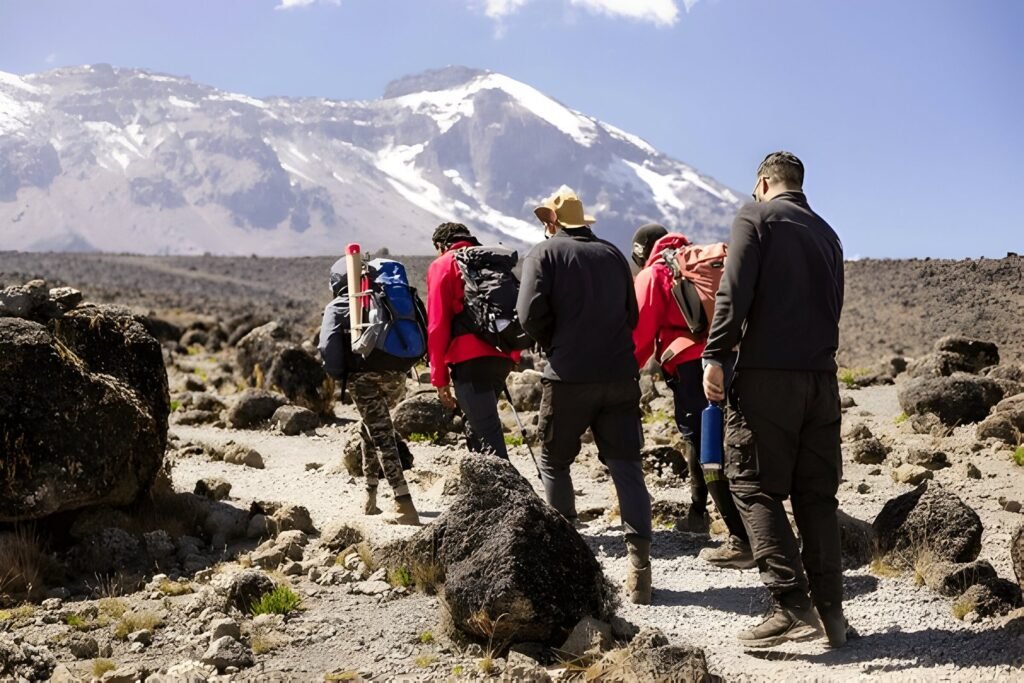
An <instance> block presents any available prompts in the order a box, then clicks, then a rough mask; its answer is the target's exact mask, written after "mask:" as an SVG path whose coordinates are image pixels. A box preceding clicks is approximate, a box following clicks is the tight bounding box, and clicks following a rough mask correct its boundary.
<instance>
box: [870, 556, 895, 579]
mask: <svg viewBox="0 0 1024 683" xmlns="http://www.w3.org/2000/svg"><path fill="white" fill-rule="evenodd" d="M870 570H871V573H872V574H874V575H875V576H881V577H884V578H887V579H890V578H893V577H894V576H899V575H900V574H901V573H902V572H901V571H900V570H899V568H898V567H895V566H893V565H892V564H891V563H890V562H889V561H888V560H886V559H885V558H884V557H881V556H876V557H875V558H874V559H873V560H871V566H870Z"/></svg>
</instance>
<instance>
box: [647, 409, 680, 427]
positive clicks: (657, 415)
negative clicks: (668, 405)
mask: <svg viewBox="0 0 1024 683" xmlns="http://www.w3.org/2000/svg"><path fill="white" fill-rule="evenodd" d="M673 419H674V418H673V417H672V415H670V414H669V413H668V412H666V411H664V410H652V411H651V412H649V413H647V414H646V415H644V417H643V422H644V424H655V423H657V422H671V421H672V420H673Z"/></svg>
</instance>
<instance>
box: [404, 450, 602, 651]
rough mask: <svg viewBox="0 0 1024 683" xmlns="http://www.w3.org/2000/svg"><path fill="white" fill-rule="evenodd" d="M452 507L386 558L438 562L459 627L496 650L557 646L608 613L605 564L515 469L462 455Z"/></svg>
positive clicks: (445, 594) (497, 461)
mask: <svg viewBox="0 0 1024 683" xmlns="http://www.w3.org/2000/svg"><path fill="white" fill-rule="evenodd" d="M459 469H460V475H461V484H460V488H459V493H458V495H457V497H456V498H455V500H454V502H453V503H452V505H451V507H450V508H449V510H448V511H447V512H446V513H445V514H444V515H442V516H441V517H440V518H439V519H438V520H437V521H436V522H434V524H432V525H431V526H430V527H427V528H426V529H424V530H422V531H420V532H419V533H418V534H417V536H415V537H414V538H413V539H412V540H411V541H410V542H409V543H407V544H405V546H404V548H405V550H404V551H403V552H401V553H398V554H396V555H393V556H392V557H391V559H390V560H385V562H384V563H385V565H388V564H391V565H394V564H396V563H406V564H415V563H417V562H419V563H436V564H437V565H439V568H440V570H441V571H442V572H443V575H444V576H445V583H444V592H443V599H444V602H445V604H446V605H447V610H446V611H447V612H448V613H449V614H450V615H451V618H452V622H453V624H454V625H455V627H456V628H458V629H459V630H460V631H462V632H463V633H466V634H468V635H470V636H473V637H475V638H479V639H481V640H484V641H488V640H490V641H492V642H494V643H511V642H541V643H547V644H549V645H553V646H558V645H560V644H561V643H563V642H564V641H565V638H566V636H567V635H568V634H569V632H570V631H571V630H572V628H573V627H574V626H575V625H576V623H577V622H579V620H580V619H581V618H582V617H584V616H595V617H601V616H603V615H605V614H607V612H608V610H609V599H610V598H609V596H610V592H609V590H608V588H607V587H606V582H605V579H604V575H603V573H602V571H601V565H600V564H599V563H598V561H597V560H596V559H595V558H594V554H593V553H592V552H591V551H590V549H589V548H588V547H587V544H586V543H585V542H584V541H583V539H582V538H580V535H579V534H578V533H577V532H576V529H574V528H573V526H572V525H571V524H570V523H569V522H567V521H566V520H565V518H564V517H562V516H561V515H560V514H558V513H557V512H555V510H554V509H553V508H552V507H550V506H549V505H547V504H546V503H545V502H544V501H542V500H541V499H540V498H538V497H537V494H536V493H534V491H533V488H532V487H531V486H530V484H529V483H527V481H526V480H525V479H523V477H522V475H520V474H519V472H518V471H517V470H516V469H515V467H513V466H512V465H511V464H509V463H508V462H506V461H504V460H501V459H499V458H496V457H493V456H488V455H471V456H467V457H464V458H463V459H462V461H461V462H460V464H459Z"/></svg>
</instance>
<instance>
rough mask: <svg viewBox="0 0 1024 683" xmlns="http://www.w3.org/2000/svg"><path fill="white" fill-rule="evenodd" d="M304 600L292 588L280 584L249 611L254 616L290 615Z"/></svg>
mask: <svg viewBox="0 0 1024 683" xmlns="http://www.w3.org/2000/svg"><path fill="white" fill-rule="evenodd" d="M301 604H302V598H300V597H299V596H298V594H297V593H296V592H295V591H293V590H292V589H291V588H289V587H288V586H286V585H284V584H278V585H277V586H276V587H275V588H274V590H272V591H270V592H269V593H265V594H264V595H263V597H261V598H260V599H259V600H258V601H257V602H256V604H254V605H253V606H252V609H251V610H249V611H250V613H251V614H252V616H254V617H255V616H259V615H260V614H290V613H291V612H294V611H295V610H297V609H298V608H299V605H301Z"/></svg>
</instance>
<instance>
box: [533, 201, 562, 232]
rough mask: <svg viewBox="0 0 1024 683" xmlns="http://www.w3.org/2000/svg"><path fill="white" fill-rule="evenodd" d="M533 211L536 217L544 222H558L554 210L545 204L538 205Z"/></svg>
mask: <svg viewBox="0 0 1024 683" xmlns="http://www.w3.org/2000/svg"><path fill="white" fill-rule="evenodd" d="M535 213H536V214H537V218H539V219H541V220H542V221H544V222H545V223H557V222H558V214H556V213H555V210H554V209H552V208H550V207H547V206H542V207H539V208H538V209H537V211H536V212H535ZM545 227H546V226H545Z"/></svg>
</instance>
